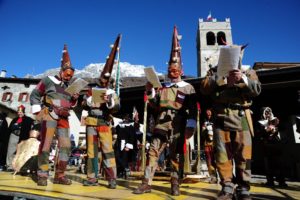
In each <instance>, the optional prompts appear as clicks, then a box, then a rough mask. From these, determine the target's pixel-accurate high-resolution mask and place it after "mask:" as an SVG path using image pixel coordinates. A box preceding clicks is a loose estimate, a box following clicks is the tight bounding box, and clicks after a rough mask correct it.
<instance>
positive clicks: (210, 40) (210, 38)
mask: <svg viewBox="0 0 300 200" xmlns="http://www.w3.org/2000/svg"><path fill="white" fill-rule="evenodd" d="M206 42H207V45H215V43H216V37H215V34H214V33H213V32H208V33H206Z"/></svg>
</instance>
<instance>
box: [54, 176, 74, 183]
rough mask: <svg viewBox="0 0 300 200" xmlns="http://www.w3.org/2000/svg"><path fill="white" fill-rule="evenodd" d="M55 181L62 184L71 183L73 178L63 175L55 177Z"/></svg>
mask: <svg viewBox="0 0 300 200" xmlns="http://www.w3.org/2000/svg"><path fill="white" fill-rule="evenodd" d="M53 183H54V184H61V185H71V184H72V181H71V179H68V178H67V177H65V176H62V177H54V180H53Z"/></svg>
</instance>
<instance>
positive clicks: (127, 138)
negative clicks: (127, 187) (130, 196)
mask: <svg viewBox="0 0 300 200" xmlns="http://www.w3.org/2000/svg"><path fill="white" fill-rule="evenodd" d="M116 134H117V142H116V144H115V146H114V147H115V153H116V161H117V173H118V177H119V178H123V177H124V178H125V179H127V178H128V176H129V175H130V168H129V161H131V158H132V156H131V155H132V154H133V153H134V151H133V148H134V138H135V128H134V123H133V122H131V121H130V116H129V114H128V113H126V114H124V117H123V121H122V122H121V123H119V124H118V125H117V126H116Z"/></svg>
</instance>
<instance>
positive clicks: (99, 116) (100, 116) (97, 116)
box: [88, 115, 104, 119]
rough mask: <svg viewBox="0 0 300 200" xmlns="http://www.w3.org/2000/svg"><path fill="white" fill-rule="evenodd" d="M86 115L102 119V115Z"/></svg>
mask: <svg viewBox="0 0 300 200" xmlns="http://www.w3.org/2000/svg"><path fill="white" fill-rule="evenodd" d="M88 117H93V118H97V119H104V116H103V115H88Z"/></svg>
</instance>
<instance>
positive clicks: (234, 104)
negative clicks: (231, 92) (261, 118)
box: [225, 103, 250, 110]
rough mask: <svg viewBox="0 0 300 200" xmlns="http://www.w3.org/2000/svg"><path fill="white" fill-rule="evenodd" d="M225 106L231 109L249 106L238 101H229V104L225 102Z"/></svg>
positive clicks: (241, 108)
mask: <svg viewBox="0 0 300 200" xmlns="http://www.w3.org/2000/svg"><path fill="white" fill-rule="evenodd" d="M225 106H226V107H227V108H230V109H232V110H244V109H248V108H250V106H249V105H241V104H239V103H229V104H226V105H225Z"/></svg>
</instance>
